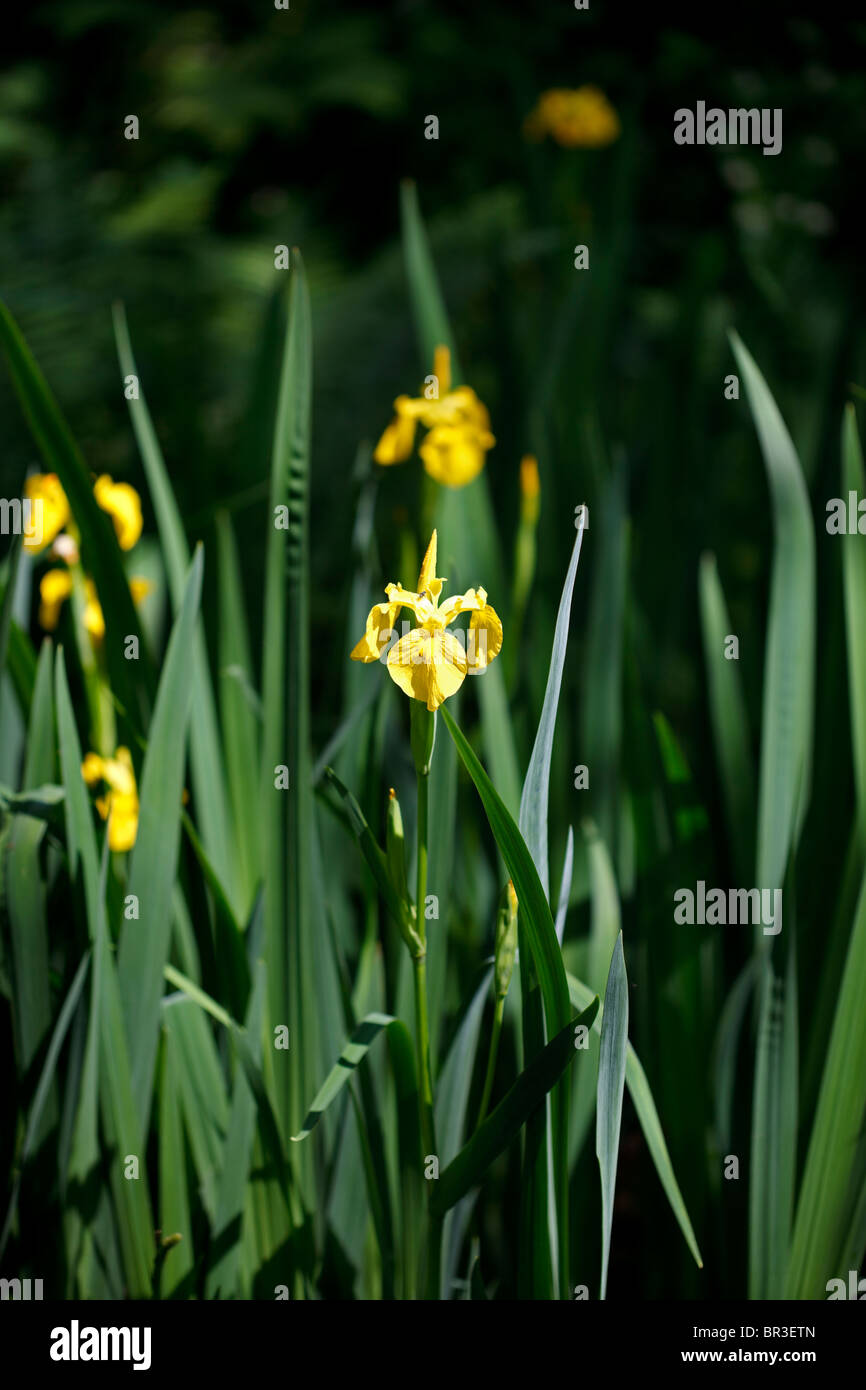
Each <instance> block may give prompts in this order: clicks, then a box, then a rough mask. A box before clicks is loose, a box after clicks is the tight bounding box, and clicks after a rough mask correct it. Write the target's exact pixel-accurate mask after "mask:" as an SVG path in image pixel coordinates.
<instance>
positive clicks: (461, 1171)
mask: <svg viewBox="0 0 866 1390" xmlns="http://www.w3.org/2000/svg"><path fill="white" fill-rule="evenodd" d="M597 1011H598V1000H597V999H596V1000H594V1001H593V1003H592V1004H590V1006H589V1008H588V1009H585V1010H584V1012H583V1013H582V1014H580V1015H579V1016H578V1018H576V1019H575V1020H574V1022H569V1023H567V1024H566V1026H565V1027H564V1028H563V1029H561V1030H560V1032H559V1033H557V1034H556V1036H555V1037H554V1038H553V1040H552V1042H549V1043H548V1044H547V1046H546V1047H544V1048H543V1049H542V1051H541V1052H539V1053H538V1055H537V1056H536V1057H534V1058H533V1059H532V1061H531V1062H530V1063H529V1065H528V1066H527V1067H525V1068H524V1070H523V1071H522V1072H521V1074H520V1076H518V1078H517V1080H516V1081H515V1082H514V1084H513V1086H511V1087H510V1089H509V1090H508V1092H507V1093H506V1094H505V1096H503V1098H502V1100H501V1101H500V1102H499V1104H498V1105H497V1107H496V1109H495V1110H494V1111H493V1112H492V1114H490V1115H488V1117H487V1119H486V1120H485V1121H484V1123H483V1124H482V1125H480V1126H479V1127H478V1129H477V1130H476V1131H475V1133H474V1134H473V1136H472V1138H471V1139H470V1140H469V1143H468V1144H466V1145H465V1146H464V1147H463V1148H462V1149H461V1150H460V1152H459V1154H458V1155H457V1157H456V1158H455V1159H453V1160H452V1162H451V1163H449V1164H448V1166H447V1168H445V1169H443V1170H442V1172H440V1174H439V1181H438V1182H437V1183H436V1187H435V1189H434V1191H433V1195H432V1197H431V1199H430V1207H431V1211H432V1212H433V1213H434V1215H439V1216H442V1215H444V1213H445V1212H446V1211H448V1210H449V1208H451V1207H453V1206H454V1204H455V1203H456V1202H459V1200H460V1198H461V1197H463V1196H465V1194H466V1193H467V1192H468V1191H469V1190H470V1188H472V1187H476V1186H477V1185H478V1183H480V1182H481V1181H482V1179H483V1177H484V1174H485V1173H486V1172H487V1170H488V1168H489V1167H490V1165H491V1163H492V1162H493V1160H494V1159H495V1158H496V1157H497V1155H498V1154H500V1153H502V1151H503V1149H505V1148H506V1147H507V1146H508V1145H509V1144H510V1143H511V1141H512V1140H513V1139H514V1138H515V1137H516V1136H517V1134H518V1133H519V1131H520V1129H521V1127H522V1126H523V1125H524V1124H525V1123H526V1121H527V1119H528V1118H529V1116H530V1115H531V1113H532V1111H533V1110H535V1109H536V1107H537V1106H539V1105H541V1104H542V1103H543V1101H544V1097H545V1096H546V1095H547V1093H548V1092H549V1091H550V1090H552V1088H553V1087H554V1086H555V1085H556V1083H557V1081H558V1080H559V1079H560V1077H561V1076H562V1073H563V1072H564V1071H565V1068H566V1067H567V1066H568V1064H569V1062H570V1061H571V1060H572V1059H573V1058H574V1056H575V1047H574V1030H575V1028H576V1027H578V1026H580V1025H583V1026H584V1027H586V1028H590V1027H591V1026H592V1023H593V1020H594V1018H595V1015H596V1013H597Z"/></svg>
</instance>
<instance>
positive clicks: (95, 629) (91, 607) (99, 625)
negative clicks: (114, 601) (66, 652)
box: [82, 579, 105, 642]
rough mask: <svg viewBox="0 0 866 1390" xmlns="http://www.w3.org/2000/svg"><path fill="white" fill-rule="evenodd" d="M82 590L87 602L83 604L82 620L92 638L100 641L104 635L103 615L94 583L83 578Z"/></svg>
mask: <svg viewBox="0 0 866 1390" xmlns="http://www.w3.org/2000/svg"><path fill="white" fill-rule="evenodd" d="M84 592H85V595H86V599H87V602H86V603H85V605H84V616H83V619H82V621H83V623H84V626H85V627H86V629H87V631H88V632H89V633H90V635H91V637H92V638H93V640H94V641H95V642H101V641H102V639H103V637H104V636H105V615H104V614H103V612H102V604H101V603H100V602H99V596H98V594H97V592H96V585H95V584H94V582H93V580H92V579H85V581H84Z"/></svg>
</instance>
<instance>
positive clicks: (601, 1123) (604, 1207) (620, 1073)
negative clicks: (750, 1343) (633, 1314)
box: [595, 932, 628, 1298]
mask: <svg viewBox="0 0 866 1390" xmlns="http://www.w3.org/2000/svg"><path fill="white" fill-rule="evenodd" d="M627 1046H628V977H627V975H626V973H625V960H624V958H623V953H622V932H620V933H619V936H618V937H617V939H616V945H615V946H614V948H613V955H612V956H611V961H610V970H609V971H608V976H607V986H606V988H605V991H604V1014H603V1017H602V1020H601V1050H600V1052H599V1058H598V1106H597V1109H596V1130H595V1152H596V1156H597V1158H598V1166H599V1168H600V1170H601V1236H602V1250H601V1292H600V1294H599V1297H600V1298H606V1297H607V1271H608V1265H609V1262H610V1238H611V1232H612V1230H613V1198H614V1192H615V1191H616V1167H617V1160H618V1158H619V1133H620V1125H621V1123H622V1096H623V1090H624V1088H625V1066H626V1048H627Z"/></svg>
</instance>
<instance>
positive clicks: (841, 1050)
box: [785, 875, 866, 1298]
mask: <svg viewBox="0 0 866 1390" xmlns="http://www.w3.org/2000/svg"><path fill="white" fill-rule="evenodd" d="M826 1047H827V1050H826V1061H825V1064H824V1071H823V1075H822V1078H821V1087H820V1090H819V1092H818V1104H817V1108H816V1111H815V1118H814V1121H813V1124H812V1131H811V1134H810V1137H809V1148H808V1152H807V1155H806V1165H805V1168H804V1170H803V1180H802V1183H801V1186H800V1197H799V1201H798V1204H797V1214H796V1218H795V1222H794V1231H793V1236H792V1239H791V1249H790V1255H789V1261H788V1273H787V1283H786V1289H785V1296H786V1297H788V1298H825V1297H826V1283H827V1280H828V1279H830V1278H835V1277H838V1276H840V1275H841V1276H842V1277H846V1276H847V1266H844V1267H843V1265H842V1264H841V1263H840V1258H841V1256H842V1253H843V1250H844V1248H845V1247H846V1237H847V1234H848V1230H849V1227H850V1226H851V1224H852V1222H853V1220H854V1213H855V1208H856V1201H857V1197H858V1195H859V1190H860V1188H861V1187H862V1184H863V1182H864V1180H866V1164H864V1161H863V1152H862V1144H861V1143H860V1141H861V1139H862V1133H863V1116H864V1114H866V875H864V878H863V882H862V886H861V890H860V897H859V900H858V902H857V909H856V912H855V915H854V924H853V927H852V931H851V940H850V943H849V946H848V954H847V958H846V961H845V970H844V973H843V975H842V981H841V984H840V987H839V992H838V998H837V1003H836V1012H835V1016H834V1019H833V1027H832V1031H831V1032H830V1036H829V1039H828V1041H827V1045H826Z"/></svg>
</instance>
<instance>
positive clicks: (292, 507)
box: [259, 248, 315, 1183]
mask: <svg viewBox="0 0 866 1390" xmlns="http://www.w3.org/2000/svg"><path fill="white" fill-rule="evenodd" d="M292 265H293V270H292V274H291V280H290V285H289V309H288V327H287V331H286V341H285V347H284V351H283V362H282V372H281V376H280V389H279V399H278V403H277V418H276V422H275V427H274V442H273V452H272V457H271V482H270V503H269V515H268V531H267V535H268V539H267V547H266V552H265V609H264V636H263V642H264V663H263V670H262V701H263V719H264V727H263V742H262V769H261V787H260V795H261V804H260V813H259V814H260V820H261V823H262V825H263V827H264V831H263V851H264V859H263V881H264V887H265V897H264V905H265V935H266V940H267V949H266V955H267V960H268V989H269V999H268V1013H269V1016H270V1018H271V1019H272V1020H273V1021H274V1022H282V1023H286V1022H288V1021H289V1020H291V1023H292V1030H293V1036H294V1037H295V1038H296V1039H297V1046H296V1047H294V1048H293V1049H291V1051H290V1054H289V1059H288V1066H287V1067H286V1068H285V1074H284V1077H283V1080H282V1083H281V1085H280V1086H279V1088H278V1090H277V1093H276V1099H277V1106H276V1109H277V1115H278V1117H279V1120H280V1122H281V1124H282V1125H283V1132H284V1133H290V1131H291V1127H292V1126H293V1125H294V1124H295V1123H297V1122H298V1120H299V1118H300V1115H299V1112H298V1111H297V1107H298V1105H299V1104H300V1095H301V1092H302V1091H303V1088H304V1080H305V1065H307V1064H308V1059H310V1058H315V1028H312V1029H311V1030H310V1031H308V1030H307V1028H306V1022H304V1023H302V1019H303V1020H305V1021H306V1019H307V1018H308V1017H309V1016H310V1010H311V996H310V993H309V992H308V993H307V1000H306V1004H305V1003H304V1001H303V995H304V992H305V990H304V981H305V979H306V978H307V971H308V962H309V955H310V944H309V941H308V940H305V939H304V938H305V937H306V935H307V934H308V933H309V931H310V930H311V926H310V922H311V910H310V885H309V873H310V867H309V866H310V852H309V840H308V835H309V822H308V820H307V819H306V816H308V815H311V814H312V780H311V763H310V750H309V641H310V635H309V616H308V593H307V588H308V578H307V563H308V562H307V534H308V515H307V512H308V489H309V468H310V401H311V392H312V331H311V325H310V302H309V292H308V290H307V282H306V277H305V274H304V268H303V262H302V261H301V258H300V253H299V252H298V250H297V248H292ZM278 508H285V509H287V511H286V513H284V514H285V515H288V518H289V529H288V530H286V529H285V527H284V526H278V525H277V524H276V523H277V519H278V516H279V515H281V514H280V513H278V511H277V509H278ZM282 765H287V766H288V767H289V768H290V769H291V773H290V779H291V780H290V785H289V795H288V797H287V798H286V797H285V796H284V795H283V793H282V791H280V790H277V789H275V786H274V770H275V768H276V767H278V766H282ZM287 859H288V862H289V863H290V864H291V866H292V872H291V876H290V877H288V876H287V874H286V870H285V864H286V860H287ZM304 1163H305V1166H306V1182H307V1183H309V1182H310V1181H311V1173H310V1170H309V1162H308V1161H307V1160H304Z"/></svg>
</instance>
